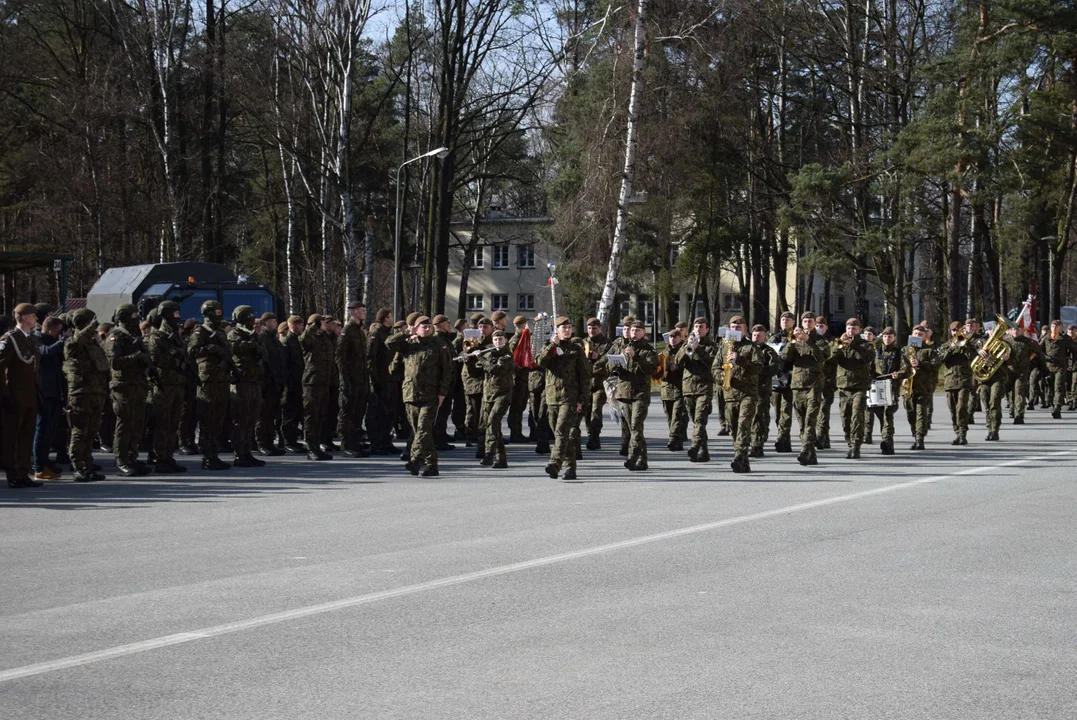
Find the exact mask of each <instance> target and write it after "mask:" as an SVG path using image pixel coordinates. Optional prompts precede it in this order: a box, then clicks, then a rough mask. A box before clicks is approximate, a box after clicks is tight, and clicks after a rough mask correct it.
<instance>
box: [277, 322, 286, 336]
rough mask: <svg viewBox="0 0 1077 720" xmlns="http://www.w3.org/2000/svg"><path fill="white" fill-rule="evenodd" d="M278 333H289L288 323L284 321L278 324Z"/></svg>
mask: <svg viewBox="0 0 1077 720" xmlns="http://www.w3.org/2000/svg"><path fill="white" fill-rule="evenodd" d="M277 334H278V335H287V334H288V323H286V322H283V323H281V324H280V325H278V326H277Z"/></svg>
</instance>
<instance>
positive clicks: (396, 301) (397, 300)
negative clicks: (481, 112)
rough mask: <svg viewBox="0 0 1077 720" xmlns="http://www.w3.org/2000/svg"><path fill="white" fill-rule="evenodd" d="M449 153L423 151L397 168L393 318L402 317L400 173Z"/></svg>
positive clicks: (446, 149) (436, 150) (442, 157)
mask: <svg viewBox="0 0 1077 720" xmlns="http://www.w3.org/2000/svg"><path fill="white" fill-rule="evenodd" d="M448 154H449V148H447V147H439V148H436V149H434V150H431V151H430V152H427V153H423V154H422V155H419V156H418V157H413V158H412V159H411V160H408V161H407V162H404V163H401V165H400V167H398V168H397V169H396V222H395V227H394V229H393V238H394V240H393V251H394V257H393V320H396V319H397V318H399V317H400V222H401V220H402V218H403V208H401V207H400V173H401V171H402V170H403V169H404V167H405V166H406V165H410V164H412V163H413V162H417V161H419V160H425V159H426V158H428V157H434V156H437V157H438V158H440V159H442V160H444V159H445V157H446V156H447V155H448Z"/></svg>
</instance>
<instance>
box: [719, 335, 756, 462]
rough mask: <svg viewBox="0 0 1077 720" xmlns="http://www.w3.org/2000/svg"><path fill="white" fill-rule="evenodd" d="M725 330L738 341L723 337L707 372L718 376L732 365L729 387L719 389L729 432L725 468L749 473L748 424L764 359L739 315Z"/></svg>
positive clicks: (753, 415)
mask: <svg viewBox="0 0 1077 720" xmlns="http://www.w3.org/2000/svg"><path fill="white" fill-rule="evenodd" d="M729 329H730V330H733V331H736V332H739V333H740V340H733V339H731V338H729V337H727V338H726V339H725V340H724V341H723V342H722V343H721V345H720V346H719V348H718V352H717V353H716V354H715V356H714V363H713V364H712V365H711V373H712V374H713V375H714V376H715V377H722V376H723V372H724V370H725V365H726V364H729V365H732V371H733V372H732V375H731V376H730V379H729V388H728V389H725V388H722V395H723V396H724V397H725V407H726V424H727V425H728V426H729V428H730V431H731V432H732V434H733V461H732V462H731V463H730V464H729V467H731V468H732V469H733V472H735V473H746V472H751V471H752V467H751V465H750V464H749V460H748V449H749V447H750V446H751V442H752V423H753V422H755V406H756V403H757V402H759V375H760V373H761V372H762V370H763V363H765V362H766V355H765V354H764V353H763V351H762V349H761V345H760V344H757V343H754V342H752V339H751V337H749V335H748V332H747V331H748V323H747V321H746V320H745V319H744V318H743V317H741V316H740V315H734V316H733V317H732V318H730V319H729Z"/></svg>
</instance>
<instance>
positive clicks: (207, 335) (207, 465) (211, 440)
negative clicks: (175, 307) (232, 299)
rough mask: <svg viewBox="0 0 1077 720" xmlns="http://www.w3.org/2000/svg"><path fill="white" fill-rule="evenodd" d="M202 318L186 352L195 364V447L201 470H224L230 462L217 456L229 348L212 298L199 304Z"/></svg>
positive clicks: (226, 391) (228, 377)
mask: <svg viewBox="0 0 1077 720" xmlns="http://www.w3.org/2000/svg"><path fill="white" fill-rule="evenodd" d="M202 316H203V318H204V321H203V323H202V324H201V325H199V326H198V327H196V328H195V329H194V332H193V333H191V339H190V340H189V341H188V342H187V354H188V355H189V356H190V358H191V359H192V360H194V361H195V362H196V363H198V379H199V380H200V381H201V383H202V385H201V386H200V387H199V388H198V394H197V398H198V448H199V450H201V451H202V469H203V470H228V469H229V468H231V467H232V466H231V464H229V463H226V462H224V461H223V460H221V458H220V457H219V454H220V448H221V437H223V436H224V433H225V417H226V414H227V410H228V405H229V403H230V402H231V400H230V398H229V384H230V382H231V381H232V373H233V366H232V348H231V347H229V345H228V338H227V336H226V335H225V334H224V330H222V329H221V326H222V325H223V324H224V315H223V309H222V308H221V304H220V303H219V302H217V301H216V300H207V301H206V302H204V303H202Z"/></svg>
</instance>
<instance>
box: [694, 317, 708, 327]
mask: <svg viewBox="0 0 1077 720" xmlns="http://www.w3.org/2000/svg"><path fill="white" fill-rule="evenodd" d="M692 324H693V325H707V324H708V323H707V318H705V317H697V318H696V319H695V320H693V321H692Z"/></svg>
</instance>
